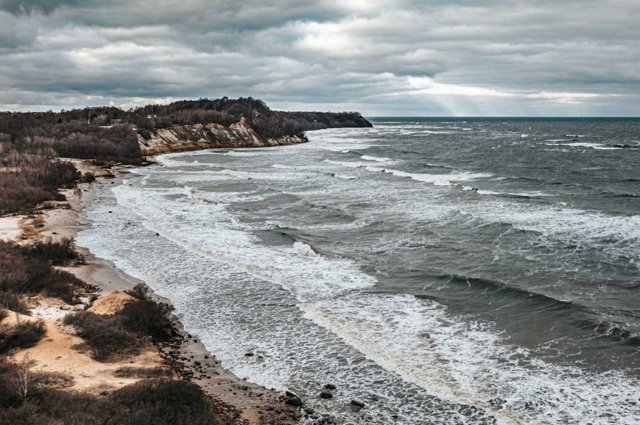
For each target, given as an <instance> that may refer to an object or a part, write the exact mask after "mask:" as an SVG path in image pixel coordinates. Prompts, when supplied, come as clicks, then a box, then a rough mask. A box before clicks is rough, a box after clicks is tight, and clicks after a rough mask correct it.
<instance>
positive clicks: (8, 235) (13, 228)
mask: <svg viewBox="0 0 640 425" xmlns="http://www.w3.org/2000/svg"><path fill="white" fill-rule="evenodd" d="M20 220H22V217H0V241H4V242H16V241H18V240H19V239H20V235H21V234H22V229H21V228H20Z"/></svg>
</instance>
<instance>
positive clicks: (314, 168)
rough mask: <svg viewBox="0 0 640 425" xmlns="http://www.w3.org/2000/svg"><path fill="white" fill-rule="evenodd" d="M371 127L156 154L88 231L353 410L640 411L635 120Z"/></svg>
mask: <svg viewBox="0 0 640 425" xmlns="http://www.w3.org/2000/svg"><path fill="white" fill-rule="evenodd" d="M372 121H373V124H374V127H373V128H349V129H329V130H320V131H312V132H308V133H307V136H308V138H309V142H308V143H305V144H300V145H292V146H284V147H276V148H259V149H234V150H224V149H217V150H204V151H197V152H187V153H175V154H168V155H162V156H159V157H157V158H156V161H157V163H156V164H154V165H151V166H147V167H142V168H137V169H133V170H131V172H130V173H129V174H127V175H126V176H125V177H124V179H123V180H122V182H121V183H118V184H114V185H111V186H110V187H109V190H104V191H102V192H101V194H100V196H99V197H96V198H95V199H94V200H93V201H92V202H91V203H89V204H88V207H87V209H86V220H87V222H88V223H89V226H88V228H87V229H86V230H84V231H82V232H81V233H80V234H79V235H78V238H77V239H78V244H79V245H81V246H84V247H87V248H89V249H90V250H91V251H92V252H93V253H94V254H95V255H97V256H99V257H102V258H105V259H108V260H111V261H112V262H113V263H114V264H115V265H116V266H117V267H119V268H120V269H122V270H123V271H125V272H126V273H128V274H130V275H132V276H134V277H136V278H140V279H142V280H144V281H145V282H147V283H148V285H149V286H151V288H153V290H154V291H155V292H157V293H158V294H159V295H161V296H164V297H166V298H168V299H169V300H170V301H171V302H172V303H173V305H174V306H175V312H176V314H177V316H178V317H179V318H180V320H181V321H182V322H183V324H184V326H185V328H186V329H187V330H188V331H189V332H190V333H191V334H193V335H196V336H197V337H198V338H200V339H201V340H202V342H203V343H204V344H205V345H206V347H207V348H208V349H209V350H210V351H211V352H212V353H214V354H215V355H216V356H217V358H218V359H219V360H220V361H221V362H222V365H223V366H224V367H226V368H228V369H229V370H231V371H233V372H234V373H235V374H236V375H237V376H239V377H242V378H246V379H248V380H249V381H252V382H255V383H258V384H261V385H264V386H266V387H268V388H275V389H277V390H280V391H282V390H289V391H292V392H294V393H296V394H298V395H299V396H300V397H302V398H303V399H304V400H305V402H306V405H307V406H309V407H311V408H313V409H315V410H316V411H319V412H325V413H328V414H331V415H334V416H335V418H336V419H337V421H338V423H341V424H385V425H386V424H638V423H640V355H639V354H640V120H638V119H504V118H497V119H472V118H464V119H453V118H446V119H442V118H429V119H426V118H378V119H375V120H372ZM248 353H250V354H252V355H249V356H247V355H246V354H248ZM326 384H333V385H335V387H336V389H335V390H334V391H333V398H331V399H321V398H320V397H319V394H320V392H321V391H322V390H323V387H324V386H325V385H326ZM352 400H357V401H360V402H362V403H364V404H365V407H364V408H357V407H355V406H352V405H351V401H352Z"/></svg>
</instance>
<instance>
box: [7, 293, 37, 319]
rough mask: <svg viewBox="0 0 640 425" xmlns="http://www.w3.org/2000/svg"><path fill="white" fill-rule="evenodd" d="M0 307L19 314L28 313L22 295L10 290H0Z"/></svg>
mask: <svg viewBox="0 0 640 425" xmlns="http://www.w3.org/2000/svg"><path fill="white" fill-rule="evenodd" d="M0 308H6V309H7V310H11V311H15V312H16V313H20V314H30V312H29V309H28V308H27V306H26V305H25V303H24V302H23V301H22V297H20V296H18V295H16V294H12V293H10V292H0Z"/></svg>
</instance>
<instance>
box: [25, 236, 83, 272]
mask: <svg viewBox="0 0 640 425" xmlns="http://www.w3.org/2000/svg"><path fill="white" fill-rule="evenodd" d="M22 252H23V253H24V254H25V255H26V256H27V257H29V258H30V259H32V260H33V259H36V260H46V261H49V262H50V263H51V264H53V265H56V266H62V265H66V264H69V263H70V262H73V261H80V260H82V257H81V256H80V254H78V252H77V251H76V248H75V244H74V243H73V239H70V238H63V239H61V240H59V241H46V242H42V241H39V242H35V243H33V244H31V245H24V246H22Z"/></svg>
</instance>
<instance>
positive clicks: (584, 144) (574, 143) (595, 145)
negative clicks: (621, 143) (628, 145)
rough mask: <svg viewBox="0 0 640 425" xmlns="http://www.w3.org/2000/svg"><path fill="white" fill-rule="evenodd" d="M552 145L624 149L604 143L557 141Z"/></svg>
mask: <svg viewBox="0 0 640 425" xmlns="http://www.w3.org/2000/svg"><path fill="white" fill-rule="evenodd" d="M550 146H570V147H574V148H590V149H596V150H618V149H622V148H619V147H616V146H609V145H605V144H602V143H587V142H572V143H555V144H552V145H550Z"/></svg>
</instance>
